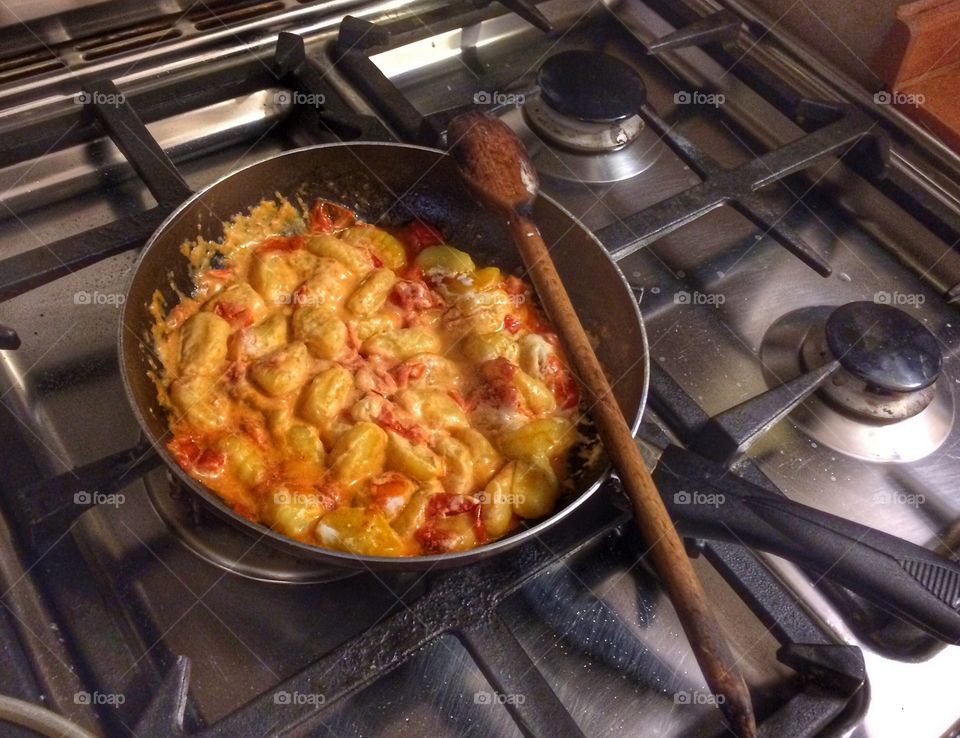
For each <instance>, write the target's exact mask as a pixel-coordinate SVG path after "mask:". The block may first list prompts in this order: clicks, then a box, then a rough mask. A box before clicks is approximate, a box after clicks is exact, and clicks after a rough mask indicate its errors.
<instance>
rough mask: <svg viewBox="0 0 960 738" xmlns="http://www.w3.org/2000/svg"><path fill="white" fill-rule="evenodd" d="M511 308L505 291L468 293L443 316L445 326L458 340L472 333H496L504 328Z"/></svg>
mask: <svg viewBox="0 0 960 738" xmlns="http://www.w3.org/2000/svg"><path fill="white" fill-rule="evenodd" d="M511 307H512V303H511V301H510V296H509V295H508V294H507V293H506V292H504V291H503V290H500V289H497V290H485V291H483V292H467V293H465V294H463V295H460V296H459V297H457V299H456V300H455V302H454V303H453V306H452V307H450V308H448V309H447V311H446V312H445V313H444V314H443V324H444V326H445V327H446V328H447V330H448V331H450V333H451V334H452V335H454V336H455V337H457V338H459V337H462V336H466V335H468V334H470V333H476V334H478V335H483V334H485V333H495V332H497V331H499V330H500V329H501V328H503V321H504V319H505V318H506V317H507V314H508V313H509V312H510V309H511Z"/></svg>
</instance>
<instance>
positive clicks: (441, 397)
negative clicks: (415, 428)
mask: <svg viewBox="0 0 960 738" xmlns="http://www.w3.org/2000/svg"><path fill="white" fill-rule="evenodd" d="M397 402H398V403H399V405H400V407H402V408H403V409H404V410H406V411H407V412H409V413H410V414H411V415H413V417H415V418H416V419H417V420H419V421H421V422H422V423H423V424H424V425H426V426H429V427H430V428H440V429H443V430H449V429H452V428H466V427H467V426H468V425H470V422H469V421H468V420H467V415H466V413H465V412H464V411H463V408H461V407H460V405H458V404H457V403H456V402H455V401H454V400H453V398H452V397H450V395H448V394H447V393H446V392H444V391H443V390H429V389H424V390H403V391H402V392H399V393H397Z"/></svg>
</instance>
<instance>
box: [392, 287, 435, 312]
mask: <svg viewBox="0 0 960 738" xmlns="http://www.w3.org/2000/svg"><path fill="white" fill-rule="evenodd" d="M390 302H392V303H393V304H394V305H396V306H397V307H399V308H400V309H401V310H403V311H404V312H408V311H421V310H428V309H429V308H432V307H433V306H434V305H437V304H438V302H439V301H438V299H437V295H436V294H435V293H434V292H433V290H431V289H430V287H428V286H427V283H426V282H423V281H421V280H413V279H402V280H400V281H399V282H397V283H396V284H395V285H394V286H393V290H392V291H391V292H390Z"/></svg>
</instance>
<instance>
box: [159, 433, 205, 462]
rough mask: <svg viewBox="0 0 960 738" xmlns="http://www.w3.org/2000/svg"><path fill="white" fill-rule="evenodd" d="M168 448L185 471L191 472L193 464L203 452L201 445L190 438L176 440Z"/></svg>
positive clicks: (183, 437) (181, 437)
mask: <svg viewBox="0 0 960 738" xmlns="http://www.w3.org/2000/svg"><path fill="white" fill-rule="evenodd" d="M167 448H168V449H170V453H172V454H173V458H175V459H176V460H177V463H178V464H179V465H180V468H182V469H183V470H184V471H190V468H191V467H192V466H193V462H194V461H196V460H197V459H198V458H199V457H200V454H201V451H202V450H201V448H200V446H199V444H198V443H197V442H196V441H195V440H194V439H192V438H190V437H189V436H178V437H176V438H174V439H173V440H172V441H170V443H168V444H167Z"/></svg>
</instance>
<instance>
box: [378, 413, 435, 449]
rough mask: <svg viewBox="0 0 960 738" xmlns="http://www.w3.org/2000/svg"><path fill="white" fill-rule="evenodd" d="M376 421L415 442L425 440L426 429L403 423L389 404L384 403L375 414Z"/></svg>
mask: <svg viewBox="0 0 960 738" xmlns="http://www.w3.org/2000/svg"><path fill="white" fill-rule="evenodd" d="M377 423H378V424H379V425H381V426H383V427H384V428H389V429H390V430H392V431H393V432H394V433H396V434H397V435H400V436H403V437H404V438H406V439H408V440H410V441H414V442H415V443H423V442H424V441H426V440H427V434H426V431H425V430H424V429H423V428H422V427H421V426H419V425H416V424H407V423H404V422H403V421H402V420H400V418H398V417H397V416H396V415H395V414H394V412H393V410H392V409H391V408H390V406H389V405H384V407H383V409H382V410H381V411H380V414H379V415H378V416H377Z"/></svg>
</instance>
